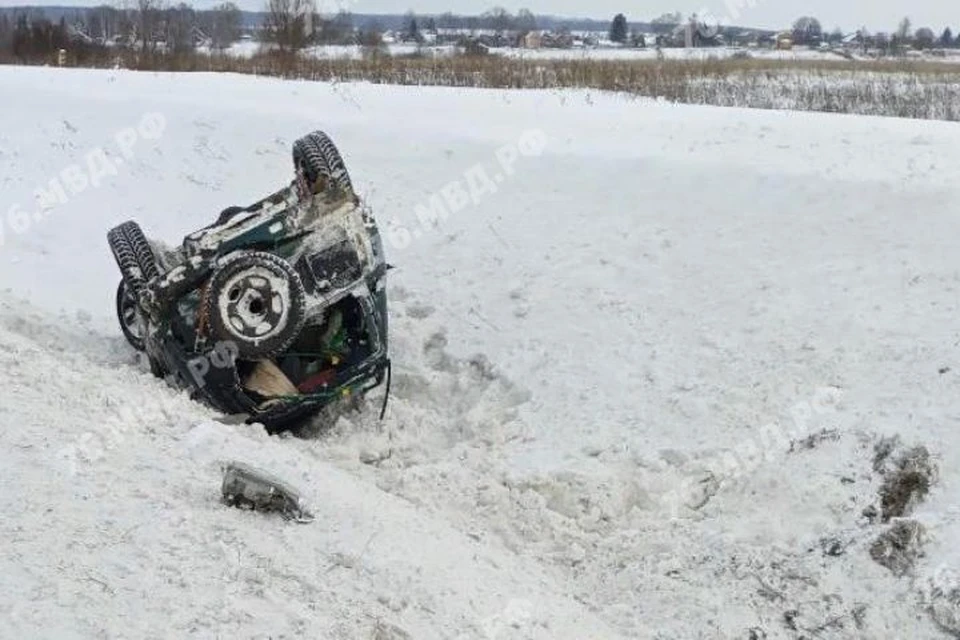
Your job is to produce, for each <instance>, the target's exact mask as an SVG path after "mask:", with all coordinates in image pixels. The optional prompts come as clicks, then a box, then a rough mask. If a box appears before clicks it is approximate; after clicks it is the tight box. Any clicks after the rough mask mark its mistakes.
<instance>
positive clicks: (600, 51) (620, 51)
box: [226, 40, 960, 64]
mask: <svg viewBox="0 0 960 640" xmlns="http://www.w3.org/2000/svg"><path fill="white" fill-rule="evenodd" d="M260 48H261V44H260V43H258V42H254V41H249V40H247V41H242V42H237V43H235V44H234V45H232V46H231V47H230V48H228V49H227V50H226V53H227V54H229V55H232V56H237V57H240V58H249V57H250V56H252V55H254V54H255V53H257V52H258V51H259V50H260ZM385 48H386V51H387V52H389V53H390V55H393V56H404V55H412V54H416V53H419V54H422V55H427V56H437V57H443V56H449V55H453V54H454V53H455V50H456V47H455V46H453V45H436V46H434V45H423V46H418V45H416V44H410V43H391V44H388V45H385ZM490 52H491V53H492V54H494V55H501V56H505V57H509V58H523V59H525V60H621V61H630V60H656V59H658V57H659V56H660V55H661V53H662V55H663V57H664V58H665V59H667V60H710V59H727V58H733V57H743V56H747V57H750V58H754V59H758V60H777V61H782V62H792V61H797V60H807V61H810V60H813V61H816V60H821V61H831V62H836V61H840V60H843V59H844V58H843V57H842V56H840V55H839V54H837V53H833V52H831V51H829V50H821V49H809V48H806V47H796V48H794V49H791V50H787V51H781V50H776V49H767V48H749V47H736V46H728V47H704V48H692V49H685V48H682V47H671V48H664V49H661V50H660V52H658V51H657V49H656V48H655V47H646V48H642V49H639V48H631V47H624V48H620V47H615V46H602V47H580V48H570V49H550V48H543V49H522V48H516V47H495V48H492V49H490ZM913 53H914V54H915V55H914V56H911V57H910V58H909V60H910V61H913V62H917V61H920V60H922V61H927V62H943V63H955V64H960V55H953V52H947V53H948V54H949V55H945V56H934V55H924V54H922V53H921V52H919V51H917V52H913ZM305 54H306V55H308V56H311V57H314V58H321V59H323V58H334V59H344V58H346V59H351V60H356V59H359V58H361V57H363V48H362V47H360V46H352V45H318V46H314V47H310V48H308V49H306V50H305ZM852 59H857V60H870V59H871V58H870V57H869V56H862V55H859V54H857V53H854V54H852ZM890 62H891V63H902V62H903V60H902V59H899V58H890Z"/></svg>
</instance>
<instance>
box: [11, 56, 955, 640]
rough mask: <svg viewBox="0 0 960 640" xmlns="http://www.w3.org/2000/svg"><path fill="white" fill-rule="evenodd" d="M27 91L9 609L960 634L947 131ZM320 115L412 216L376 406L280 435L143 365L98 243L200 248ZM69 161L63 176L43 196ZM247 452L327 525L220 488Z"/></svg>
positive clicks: (429, 97)
mask: <svg viewBox="0 0 960 640" xmlns="http://www.w3.org/2000/svg"><path fill="white" fill-rule="evenodd" d="M0 87H3V90H4V92H5V94H6V95H14V96H17V99H16V100H5V101H3V103H2V105H0V122H2V125H0V186H2V192H0V193H2V198H3V199H2V202H0V206H2V208H0V215H2V216H3V217H2V218H0V219H2V222H3V227H2V229H3V232H4V235H3V246H0V289H2V292H0V365H2V366H0V371H2V372H3V373H2V374H0V376H2V377H0V380H2V384H3V386H4V388H5V394H4V399H3V401H2V402H0V426H2V429H0V482H2V483H3V485H4V487H5V490H4V491H3V493H2V496H0V511H2V513H3V517H2V518H0V536H2V539H3V541H4V544H3V545H0V618H2V620H3V623H2V626H0V628H2V629H3V632H2V633H0V635H2V636H4V637H7V636H9V637H24V638H26V637H29V638H89V637H104V638H120V637H130V638H140V637H186V636H187V635H190V634H193V635H195V636H197V637H204V638H206V637H237V638H267V637H272V638H292V637H311V638H344V639H346V638H349V639H354V638H356V639H364V640H368V639H369V640H398V639H401V638H414V639H417V640H420V639H433V638H437V639H439V638H443V639H451V638H455V639H458V640H468V639H470V640H472V639H475V638H477V639H484V640H491V639H496V640H506V639H514V638H523V639H525V638H543V639H545V640H546V639H560V638H570V639H571V640H572V639H577V640H582V639H604V640H605V639H611V640H613V639H616V638H664V639H666V638H671V639H672V638H683V639H687V638H771V639H772V638H792V639H798V638H801V637H806V638H870V639H874V638H878V639H879V638H884V639H885V638H891V639H892V638H917V639H925V638H940V637H947V634H946V631H944V630H943V628H942V627H938V626H937V624H936V623H935V622H934V620H933V618H932V616H930V615H929V614H928V611H927V609H928V608H930V607H933V608H934V611H935V612H936V613H937V615H938V619H939V620H940V623H941V624H942V625H947V626H949V625H950V624H952V623H956V624H957V625H958V627H957V628H960V622H958V620H960V618H958V617H954V618H953V619H952V620H953V622H952V623H951V616H960V613H958V607H960V605H958V604H955V603H951V601H950V600H949V598H948V597H947V596H949V591H950V588H951V587H952V586H955V585H956V584H958V583H957V582H956V579H955V576H956V572H957V571H960V552H958V549H960V511H958V509H957V506H956V500H955V496H956V495H957V493H958V490H960V447H958V444H960V436H958V435H957V429H958V422H960V400H958V398H960V394H958V391H960V377H958V376H960V362H958V350H960V328H958V324H957V306H958V290H960V257H958V256H957V252H956V242H955V240H954V236H955V230H956V219H957V218H956V216H957V212H956V206H957V205H956V203H957V202H958V201H960V186H958V184H957V181H956V179H955V176H956V170H955V169H956V167H957V166H960V129H958V128H957V127H956V125H953V124H948V123H938V122H920V121H908V120H897V119H880V118H867V117H850V116H835V115H825V114H799V113H789V112H771V111H748V110H740V109H719V108H710V107H692V106H674V105H665V104H660V103H655V102H650V101H644V100H633V99H629V98H627V97H623V96H615V95H604V94H597V93H596V92H586V91H550V92H509V91H482V90H472V91H464V90H452V89H443V88H423V87H416V88H414V87H408V88H401V87H390V86H372V85H363V84H339V85H325V84H316V83H306V82H287V81H280V80H272V79H260V78H253V77H248V76H231V75H220V76H217V75H209V74H185V75H176V74H150V73H139V74H138V73H131V72H120V71H115V72H110V71H82V70H58V69H31V68H14V67H0ZM131 127H132V128H133V129H131ZM315 128H323V129H325V130H326V131H328V132H329V133H330V134H331V135H332V136H333V137H334V139H335V140H336V141H337V142H338V143H339V145H340V147H341V150H342V151H343V153H344V155H345V157H346V160H347V163H348V165H349V167H350V169H351V171H352V173H353V178H354V182H355V184H357V185H358V188H359V189H360V191H361V192H362V193H364V194H365V195H366V197H367V198H368V200H369V201H370V203H371V204H372V205H373V207H374V208H375V211H376V212H377V214H378V216H379V218H380V220H381V222H382V224H384V226H385V227H386V226H388V224H389V228H390V229H391V231H390V233H389V234H388V237H389V238H391V239H393V242H392V245H388V247H387V248H388V251H389V256H388V258H389V261H390V262H391V263H392V264H394V265H396V267H397V268H396V269H395V270H394V271H392V272H391V280H390V300H391V301H390V304H391V307H390V310H391V314H392V315H391V339H392V356H393V361H394V394H393V398H392V400H391V402H390V405H389V408H388V410H387V414H386V419H385V420H384V421H383V422H378V421H377V420H376V415H375V414H376V411H375V409H374V407H375V406H378V403H379V400H380V397H379V394H378V395H376V396H375V397H372V398H370V399H369V404H370V407H369V408H368V410H367V411H365V412H363V413H360V414H352V415H350V416H348V417H346V418H344V419H342V420H341V421H340V422H339V423H338V425H337V426H336V428H335V429H334V430H333V432H332V433H329V434H328V435H326V436H325V437H322V438H320V439H317V440H299V439H294V438H280V437H267V436H266V435H265V434H264V433H262V432H261V431H260V430H259V429H257V428H256V427H248V426H228V425H225V424H221V423H219V422H217V421H215V420H214V418H215V416H214V414H213V413H212V412H211V411H209V410H207V409H204V408H203V407H201V406H198V405H196V404H193V403H191V402H190V401H189V400H188V399H186V398H185V397H184V396H183V395H182V394H177V393H175V392H173V391H172V390H170V389H169V388H167V387H166V386H165V385H164V384H163V383H162V382H160V381H157V380H154V379H153V378H151V377H150V375H149V374H148V373H147V372H146V371H145V370H144V368H143V367H142V366H141V365H139V364H138V363H137V362H136V359H135V357H134V354H133V352H132V351H131V350H130V349H129V348H128V347H127V346H126V344H125V343H124V341H123V339H122V337H121V336H120V333H119V330H118V329H116V328H115V325H114V318H113V295H114V291H115V287H116V282H117V279H118V277H117V272H116V268H115V266H114V265H113V263H112V258H111V257H110V255H109V251H108V250H107V246H106V241H105V234H106V230H107V229H108V228H109V227H110V226H112V225H114V224H116V223H118V222H121V221H123V220H126V219H129V218H135V219H137V220H139V221H140V222H141V224H142V225H143V226H144V227H145V229H146V230H147V231H148V233H150V234H151V235H154V236H156V237H158V238H160V239H163V240H166V241H169V242H176V241H178V240H179V239H180V238H181V237H182V236H183V235H184V234H185V233H186V232H188V231H191V230H193V229H196V228H199V227H201V226H203V225H205V224H207V223H208V222H209V221H210V220H211V219H212V218H213V217H215V215H216V213H217V212H219V211H220V210H221V209H222V208H224V207H226V206H228V205H231V204H234V203H247V202H250V201H252V200H254V199H256V198H258V197H260V196H262V195H264V194H266V193H267V192H268V191H269V190H271V189H273V188H275V187H277V186H278V185H280V184H281V183H282V182H284V181H286V180H287V179H288V178H289V175H290V166H289V150H290V146H291V143H292V141H293V140H294V139H295V138H296V137H298V136H299V135H302V134H303V133H305V132H307V131H309V130H312V129H315ZM531 140H536V141H539V140H545V141H546V147H545V148H543V149H541V148H540V147H539V145H531V144H530V141H531ZM515 150H516V151H517V153H514V151H515ZM91 161H92V162H93V164H92V165H91V164H90V162H91ZM119 161H122V163H121V162H119ZM108 167H109V168H112V169H115V175H108V174H107V168H108ZM507 167H509V168H510V169H511V171H507ZM481 174H485V175H487V176H489V177H490V178H491V179H492V180H493V182H483V181H481V180H479V178H478V176H480V175H481ZM497 176H499V178H500V179H497V178H496V177H497ZM51 179H57V180H58V181H60V182H61V183H62V184H63V185H64V189H65V190H66V196H67V197H66V202H65V203H60V204H57V205H55V206H54V207H53V208H51V209H49V210H46V211H44V212H43V213H40V214H38V215H36V216H34V215H33V214H34V212H39V211H41V210H40V209H38V207H37V206H36V204H35V202H34V199H33V193H34V190H35V189H37V188H38V187H42V188H43V189H44V190H45V191H47V192H48V194H47V196H46V200H47V201H48V203H49V201H50V200H51V199H52V195H53V193H54V190H52V189H51V188H50V187H49V183H50V180H51ZM93 182H96V185H93V184H91V183H93ZM478 185H480V186H483V187H484V189H479V190H478V189H477V187H478ZM471 187H473V188H474V193H473V194H472V195H473V196H475V201H473V198H471V197H470V196H471V192H470V188H471ZM74 192H75V193H74ZM464 193H466V194H467V198H468V200H470V202H468V203H467V204H463V203H462V202H461V204H462V206H460V207H459V208H457V210H456V211H452V210H451V209H450V208H447V210H448V211H449V216H448V217H446V218H445V219H438V220H436V221H435V222H436V224H434V223H432V222H431V221H430V220H428V218H429V217H430V216H429V215H427V214H426V213H425V212H426V211H427V210H428V209H430V208H433V211H434V213H436V212H437V211H439V209H438V208H437V206H438V205H437V202H443V200H439V201H438V200H437V199H436V197H440V198H443V197H444V195H445V196H448V197H451V199H452V201H453V202H457V201H458V198H459V200H463V194H464ZM438 194H439V196H438ZM441 206H442V205H441ZM23 212H27V213H28V214H30V215H28V216H26V217H24V216H23V215H21V214H22V213H23ZM891 435H899V437H900V438H901V439H902V442H903V445H904V446H913V445H924V446H926V447H927V448H928V449H929V450H930V452H931V453H932V454H933V455H934V457H935V458H936V460H937V462H938V464H939V467H940V474H939V480H938V482H937V484H935V485H934V487H933V489H932V491H931V493H930V495H929V496H928V498H927V500H926V501H925V502H923V503H922V504H920V505H918V506H917V507H916V510H915V512H914V513H912V514H910V515H911V517H913V518H915V519H916V520H918V521H919V522H921V523H922V524H923V525H924V526H925V527H926V531H927V540H926V543H925V545H924V547H923V550H924V555H923V557H921V558H919V559H918V560H917V563H916V566H915V567H914V568H913V569H912V571H910V572H908V573H907V574H906V575H905V576H903V577H900V578H897V577H895V576H894V575H892V574H891V572H889V571H888V570H887V569H885V568H883V567H881V566H880V565H879V564H877V563H875V562H874V561H873V560H871V558H870V555H869V552H868V549H869V548H870V546H871V543H872V542H873V540H874V539H875V538H876V537H877V536H878V535H879V534H880V533H882V532H883V531H885V530H886V528H887V525H884V524H879V523H871V522H870V521H869V520H868V519H867V518H865V517H864V516H863V515H862V512H863V510H864V509H865V508H866V507H868V506H870V505H872V504H876V503H877V490H878V486H879V484H880V482H881V477H880V475H879V473H878V472H876V471H874V469H873V460H874V448H875V445H876V444H877V442H878V440H879V438H880V437H881V436H891ZM808 436H813V437H808ZM229 459H240V460H243V461H246V462H250V463H253V464H255V465H258V466H262V467H265V468H267V469H269V470H271V471H272V472H274V473H276V474H278V475H280V476H281V477H284V478H285V479H286V480H288V481H289V482H291V483H292V484H294V485H296V486H297V487H298V488H300V489H301V491H302V492H303V494H304V495H305V496H306V498H307V501H308V502H309V503H310V506H311V507H312V509H313V511H314V513H315V514H316V515H317V520H316V521H315V522H314V523H312V524H309V525H297V524H289V523H285V522H283V521H281V520H279V519H275V518H269V517H264V516H262V515H258V514H252V513H249V512H242V511H237V510H233V509H229V508H227V507H224V506H222V505H221V504H220V503H219V502H218V491H219V481H220V472H219V463H220V461H224V460H229ZM958 599H960V598H958Z"/></svg>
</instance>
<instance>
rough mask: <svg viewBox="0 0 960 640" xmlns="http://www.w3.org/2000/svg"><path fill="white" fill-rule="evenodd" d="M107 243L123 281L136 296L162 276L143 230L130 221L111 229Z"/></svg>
mask: <svg viewBox="0 0 960 640" xmlns="http://www.w3.org/2000/svg"><path fill="white" fill-rule="evenodd" d="M107 242H108V243H109V244H110V250H111V251H112V252H113V257H114V259H115V260H116V261H117V266H118V267H120V274H121V275H122V276H123V281H124V282H125V283H126V284H127V287H128V289H129V290H130V291H131V292H132V293H133V294H134V295H135V296H139V295H140V293H141V292H142V291H143V288H144V287H145V286H146V284H147V283H148V282H149V281H150V280H151V279H153V278H155V277H157V276H158V275H160V269H159V268H158V267H157V258H156V256H155V255H153V249H151V248H150V243H149V242H148V241H147V237H146V236H145V235H144V234H143V230H142V229H141V228H140V225H138V224H137V223H136V222H133V221H132V220H129V221H127V222H124V223H123V224H121V225H119V226H116V227H114V228H113V229H111V230H110V232H109V233H107Z"/></svg>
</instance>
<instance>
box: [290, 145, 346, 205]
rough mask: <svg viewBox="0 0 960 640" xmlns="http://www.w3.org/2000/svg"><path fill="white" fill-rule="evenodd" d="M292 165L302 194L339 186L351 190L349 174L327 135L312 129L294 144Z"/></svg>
mask: <svg viewBox="0 0 960 640" xmlns="http://www.w3.org/2000/svg"><path fill="white" fill-rule="evenodd" d="M293 166H294V170H295V171H296V173H297V181H298V183H300V186H301V191H302V192H303V193H301V196H304V195H306V196H307V197H309V195H312V194H317V193H323V192H325V191H327V190H330V189H333V188H335V189H338V190H340V191H344V192H347V193H353V183H352V182H351V181H350V173H349V172H348V171H347V166H346V164H344V162H343V157H342V156H341V155H340V151H339V150H337V147H336V145H335V144H333V140H331V139H330V136H328V135H327V134H325V133H324V132H322V131H314V132H313V133H310V134H307V135H305V136H303V137H302V138H300V139H299V140H297V141H296V142H294V143H293Z"/></svg>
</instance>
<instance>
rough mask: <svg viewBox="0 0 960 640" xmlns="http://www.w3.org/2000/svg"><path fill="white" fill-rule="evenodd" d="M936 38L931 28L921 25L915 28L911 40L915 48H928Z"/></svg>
mask: <svg viewBox="0 0 960 640" xmlns="http://www.w3.org/2000/svg"><path fill="white" fill-rule="evenodd" d="M936 39H937V36H936V35H934V33H933V29H930V28H929V27H921V28H919V29H917V32H916V33H915V34H914V36H913V40H914V43H915V44H916V47H917V49H929V48H930V47H932V46H933V43H934V42H935V41H936Z"/></svg>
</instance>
